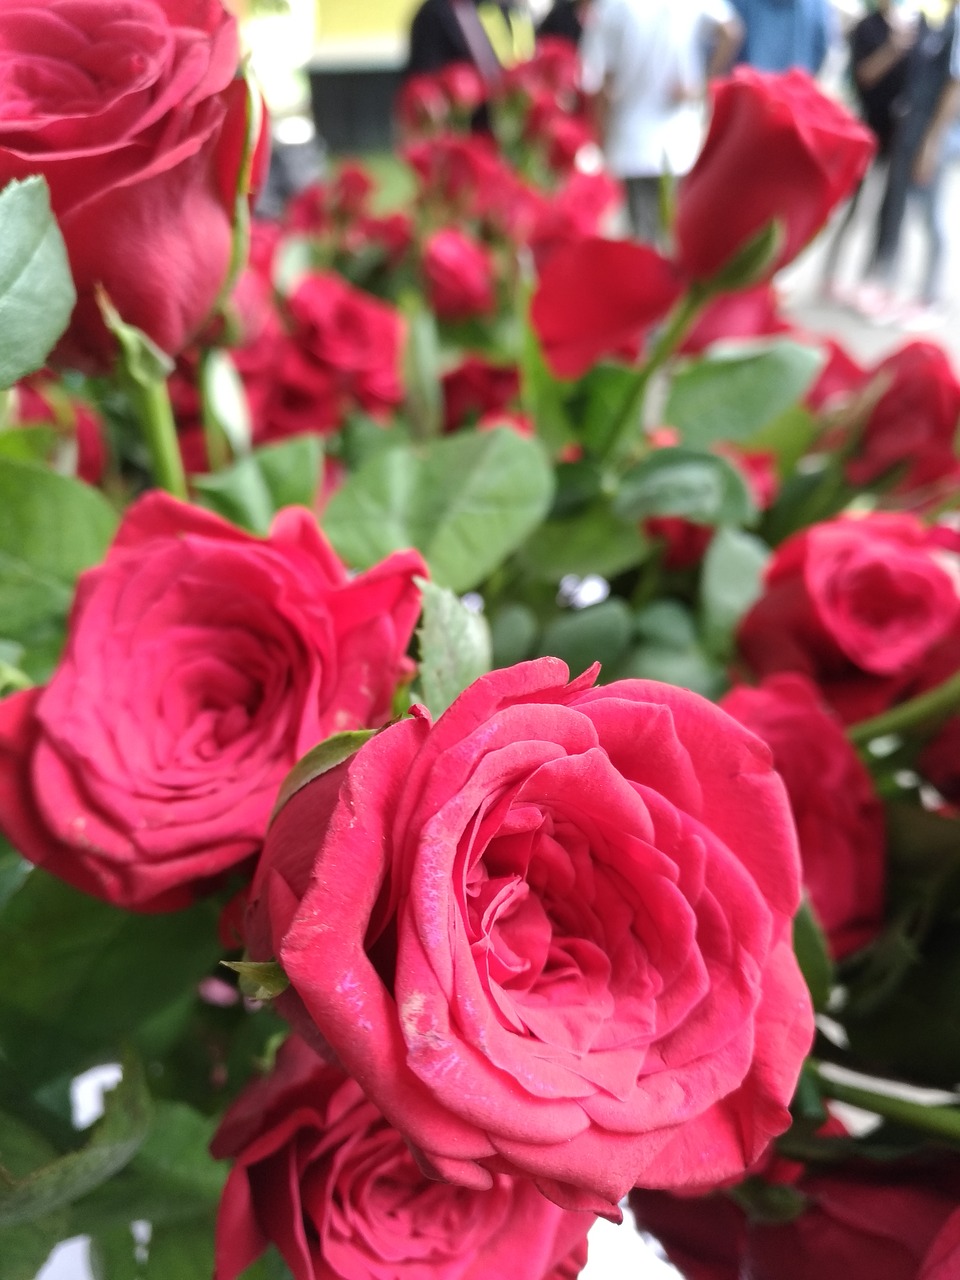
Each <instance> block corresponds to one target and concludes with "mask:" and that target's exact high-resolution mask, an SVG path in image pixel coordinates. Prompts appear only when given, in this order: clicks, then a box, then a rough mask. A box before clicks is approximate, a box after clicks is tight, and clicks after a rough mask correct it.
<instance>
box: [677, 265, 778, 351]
mask: <svg viewBox="0 0 960 1280" xmlns="http://www.w3.org/2000/svg"><path fill="white" fill-rule="evenodd" d="M789 332H790V325H789V324H788V323H787V321H786V320H784V319H783V317H782V316H781V315H780V312H779V310H778V300H777V294H776V290H775V289H774V288H773V286H772V285H771V284H769V283H765V284H758V285H754V286H753V287H752V288H750V289H740V290H738V291H737V292H736V293H721V294H720V295H719V297H716V298H714V299H713V300H712V301H711V302H710V303H709V304H708V305H707V306H706V307H705V308H704V310H703V311H702V312H701V313H700V315H699V316H698V317H697V321H696V323H695V324H694V325H693V326H692V327H691V328H690V330H689V331H688V333H687V335H686V337H685V338H684V339H683V342H682V343H681V344H680V350H681V351H682V352H683V354H684V355H699V354H700V352H702V351H705V350H706V349H707V347H709V346H712V345H713V343H715V342H729V341H731V339H734V338H761V337H764V338H765V337H769V336H770V335H772V334H777V333H789Z"/></svg>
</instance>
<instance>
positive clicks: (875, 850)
mask: <svg viewBox="0 0 960 1280" xmlns="http://www.w3.org/2000/svg"><path fill="white" fill-rule="evenodd" d="M720 705H721V706H722V707H723V708H724V710H725V711H728V712H729V713H730V715H732V716H733V717H734V719H736V720H739V721H740V723H741V724H745V725H746V726H747V728H748V729H752V730H753V732H754V733H755V734H757V736H758V737H760V738H762V739H763V740H764V742H765V743H766V744H767V745H768V746H769V747H770V749H771V751H772V752H773V762H774V764H775V765H776V767H777V772H778V773H779V774H780V776H781V777H782V778H783V780H784V782H785V783H786V785H787V795H788V796H789V797H790V805H791V808H792V809H793V816H794V818H795V820H796V823H797V834H798V835H799V837H800V859H801V861H802V863H803V879H804V883H805V885H806V887H807V892H808V893H809V894H810V900H811V902H812V903H813V908H814V910H815V912H816V914H817V917H818V919H819V920H820V923H821V924H822V925H823V928H824V930H825V932H826V934H827V939H828V941H829V944H830V950H831V952H832V953H833V955H834V956H835V957H836V959H838V960H842V959H843V957H844V956H846V955H849V954H850V952H851V951H856V950H857V949H858V948H860V947H862V946H865V945H866V944H867V943H868V942H870V941H871V939H873V938H874V937H876V935H877V934H878V933H879V931H880V926H881V924H882V923H883V894H884V881H885V838H884V820H883V808H882V806H881V804H880V801H879V799H878V797H877V793H876V791H875V789H874V786H873V782H872V780H871V778H870V774H869V773H868V772H867V769H866V768H865V767H864V765H863V763H862V761H861V760H860V757H859V756H858V755H857V753H856V751H854V749H853V747H852V746H851V745H850V742H849V741H848V739H847V736H846V734H845V733H844V732H843V729H842V728H841V726H840V724H839V723H838V721H837V720H836V719H835V718H834V717H833V716H831V715H830V714H828V712H827V710H826V708H825V707H824V706H823V704H822V703H821V700H820V697H819V695H818V693H817V690H816V688H815V686H814V685H812V684H811V683H810V681H809V680H807V679H806V678H805V677H804V676H801V675H796V674H785V675H779V676H770V677H768V679H766V680H765V681H764V682H763V685H762V686H761V687H760V688H759V689H750V688H747V687H746V686H741V687H740V688H736V689H733V690H731V692H730V693H728V694H727V695H726V696H725V697H724V698H723V699H722V700H721V703H720Z"/></svg>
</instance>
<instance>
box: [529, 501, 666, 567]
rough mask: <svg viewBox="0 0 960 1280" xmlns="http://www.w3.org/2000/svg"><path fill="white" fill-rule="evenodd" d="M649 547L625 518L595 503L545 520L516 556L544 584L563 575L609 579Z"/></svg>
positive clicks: (643, 555)
mask: <svg viewBox="0 0 960 1280" xmlns="http://www.w3.org/2000/svg"><path fill="white" fill-rule="evenodd" d="M650 552H651V545H650V541H649V539H648V538H645V537H644V535H643V533H642V532H641V531H640V528H639V525H638V523H637V521H636V520H625V519H623V518H621V517H620V516H618V515H617V514H615V513H614V512H613V511H611V510H610V507H609V505H608V504H607V503H605V502H597V503H594V504H593V505H591V506H589V507H587V508H586V509H584V510H580V511H577V512H576V513H575V514H573V515H570V516H565V517H560V518H557V519H552V520H545V521H544V523H543V524H542V525H540V527H539V528H538V529H535V530H534V531H533V533H532V534H531V536H530V538H529V539H528V540H527V542H526V544H525V545H524V547H523V550H522V552H521V559H522V562H523V566H524V569H525V571H526V572H527V573H528V574H529V575H530V576H531V577H533V578H537V579H539V580H541V581H544V582H559V581H560V579H561V578H562V577H564V576H565V575H566V574H569V573H572V574H576V575H577V576H579V577H584V576H585V575H587V574H588V573H596V574H600V576H601V577H606V578H613V577H616V575H617V574H618V573H623V572H624V570H626V569H633V568H635V567H636V566H637V565H639V564H642V563H643V561H644V560H645V559H646V558H647V557H648V556H649V555H650Z"/></svg>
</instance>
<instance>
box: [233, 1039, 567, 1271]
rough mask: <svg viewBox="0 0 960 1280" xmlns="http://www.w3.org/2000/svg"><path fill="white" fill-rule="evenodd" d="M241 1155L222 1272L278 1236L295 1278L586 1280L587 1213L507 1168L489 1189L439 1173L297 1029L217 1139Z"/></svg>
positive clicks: (238, 1266)
mask: <svg viewBox="0 0 960 1280" xmlns="http://www.w3.org/2000/svg"><path fill="white" fill-rule="evenodd" d="M212 1150H213V1153H214V1155H216V1156H218V1157H221V1158H226V1157H233V1158H234V1159H235V1161H236V1163H235V1164H234V1167H233V1169H232V1170H231V1173H230V1176H229V1177H228V1179H227V1184H226V1186H225V1188H224V1192H223V1198H222V1200H221V1203H220V1213H219V1218H218V1222H217V1236H216V1270H215V1273H214V1274H215V1280H236V1277H237V1276H239V1275H240V1274H241V1272H243V1271H244V1270H245V1268H246V1267H247V1266H249V1265H250V1263H251V1262H253V1261H254V1259H256V1258H257V1257H259V1256H260V1254H261V1253H262V1252H263V1251H264V1249H266V1247H267V1245H268V1244H269V1243H270V1242H271V1241H272V1242H273V1243H274V1244H275V1245H276V1246H277V1248H278V1249H279V1250H280V1253H281V1254H282V1255H283V1258H284V1261H285V1262H286V1263H287V1266H288V1267H289V1268H290V1270H291V1271H292V1273H293V1276H294V1280H503V1277H504V1276H506V1275H510V1276H517V1277H524V1278H526V1277H529V1280H574V1277H575V1276H577V1275H578V1274H579V1272H580V1270H581V1268H582V1267H583V1264H584V1262H585V1261H586V1257H587V1240H586V1235H587V1229H588V1227H589V1226H590V1224H591V1221H592V1219H591V1218H590V1216H589V1215H587V1214H582V1213H571V1212H568V1211H566V1210H564V1209H560V1208H558V1207H557V1205H555V1204H552V1203H551V1202H550V1201H549V1200H546V1199H544V1197H543V1196H542V1195H541V1194H540V1192H539V1191H538V1190H537V1189H536V1187H535V1186H534V1185H533V1183H532V1182H529V1181H528V1180H526V1179H519V1178H510V1177H508V1176H506V1175H505V1174H496V1175H495V1176H494V1178H493V1182H492V1186H491V1187H490V1188H489V1190H486V1191H472V1190H468V1189H466V1188H464V1187H457V1186H451V1185H450V1184H449V1183H445V1182H437V1181H436V1180H435V1179H433V1178H430V1177H428V1176H427V1175H426V1174H425V1173H424V1172H423V1171H422V1170H421V1169H420V1168H419V1167H418V1165H417V1163H416V1161H415V1160H414V1158H413V1156H412V1155H411V1153H410V1149H409V1148H408V1146H407V1144H406V1143H405V1142H404V1140H403V1138H402V1137H401V1135H400V1134H399V1133H398V1132H397V1130H396V1129H394V1128H392V1127H391V1125H390V1124H389V1123H388V1122H387V1121H386V1120H385V1119H384V1117H383V1116H382V1115H381V1114H380V1112H379V1111H378V1110H377V1108H376V1107H375V1106H374V1105H373V1103H372V1102H369V1101H368V1100H367V1099H366V1098H365V1097H364V1095H363V1091H362V1090H361V1088H360V1086H359V1085H358V1084H357V1083H356V1081H355V1080H351V1079H350V1078H349V1077H348V1076H345V1075H344V1074H343V1073H342V1072H341V1071H339V1070H337V1069H336V1068H335V1067H331V1066H328V1065H325V1064H324V1063H323V1062H322V1061H321V1060H320V1059H319V1058H318V1057H317V1055H316V1054H315V1053H314V1052H313V1051H312V1050H311V1049H309V1048H307V1046H306V1045H305V1044H304V1043H303V1041H302V1040H299V1039H297V1037H296V1036H291V1037H290V1038H289V1039H288V1040H286V1041H285V1043H284V1044H283V1046H282V1047H281V1049H280V1052H279V1054H278V1055H277V1060H276V1065H275V1067H274V1069H273V1071H272V1072H271V1074H270V1075H269V1076H265V1077H263V1078H261V1079H259V1080H256V1081H254V1082H253V1083H252V1084H250V1085H248V1086H247V1088H246V1089H245V1090H244V1092H243V1093H242V1094H241V1096H240V1097H239V1098H238V1099H237V1101H236V1102H235V1103H234V1104H233V1106H232V1107H231V1108H230V1110H229V1111H228V1112H227V1115H226V1117H225V1118H224V1120H223V1123H222V1124H221V1126H220V1128H219V1130H218V1132H217V1135H216V1137H215V1138H214V1140H213V1145H212Z"/></svg>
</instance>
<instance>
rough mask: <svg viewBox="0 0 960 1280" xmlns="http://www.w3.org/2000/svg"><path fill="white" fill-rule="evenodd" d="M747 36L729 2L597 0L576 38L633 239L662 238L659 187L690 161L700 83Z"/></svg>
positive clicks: (698, 128) (723, 67) (723, 65)
mask: <svg viewBox="0 0 960 1280" xmlns="http://www.w3.org/2000/svg"><path fill="white" fill-rule="evenodd" d="M742 39H743V26H742V23H741V22H740V19H739V18H738V17H737V14H736V12H735V10H734V9H733V8H732V6H731V5H730V4H729V3H728V0H595V3H594V4H593V5H592V6H591V8H590V12H589V14H588V18H587V23H586V28H585V31H584V35H583V41H582V44H581V56H582V63H583V73H582V74H583V88H584V90H585V92H587V93H588V94H590V95H591V96H592V97H593V98H594V102H595V106H596V114H597V120H598V124H599V127H600V131H601V137H602V140H603V150H604V155H605V157H606V161H607V166H608V168H609V169H610V172H611V173H612V174H613V175H614V176H615V177H618V178H621V179H622V180H623V182H624V186H625V190H626V197H627V215H628V218H629V221H630V227H631V230H632V232H633V234H634V235H635V236H637V237H638V238H639V239H641V240H646V241H648V242H650V243H652V244H656V243H659V242H661V241H662V238H663V231H664V228H663V219H662V214H661V207H660V206H661V197H660V187H661V178H662V177H663V175H665V174H670V175H673V176H677V177H679V176H680V175H681V174H684V173H686V172H687V170H688V169H690V168H691V166H692V165H693V162H694V159H695V158H696V155H697V152H698V150H699V148H700V143H701V140H702V133H703V96H704V88H705V83H706V80H707V79H709V78H711V77H713V76H715V75H722V74H723V73H724V72H726V71H727V70H728V69H729V67H730V65H731V63H732V62H733V59H734V57H735V56H736V53H737V50H738V49H739V47H740V43H741V41H742Z"/></svg>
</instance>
